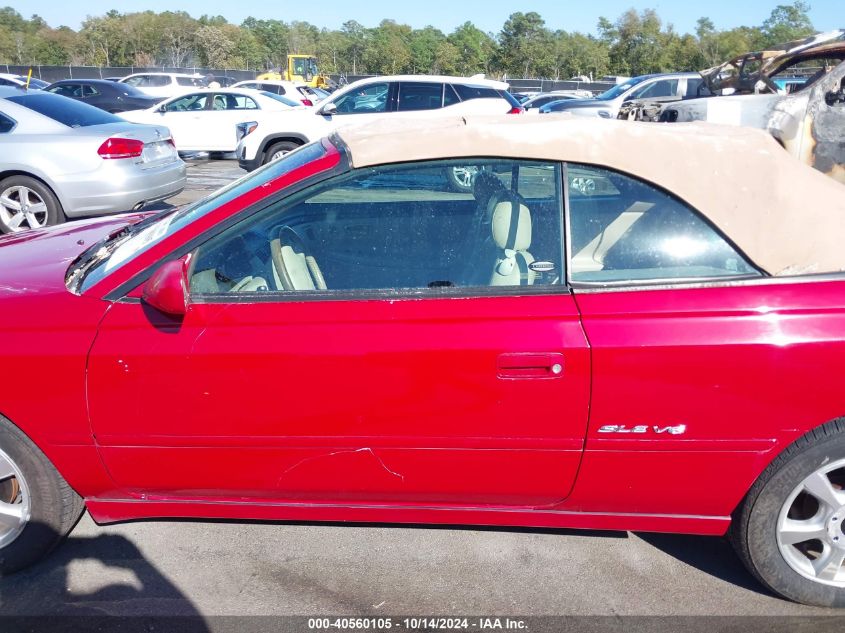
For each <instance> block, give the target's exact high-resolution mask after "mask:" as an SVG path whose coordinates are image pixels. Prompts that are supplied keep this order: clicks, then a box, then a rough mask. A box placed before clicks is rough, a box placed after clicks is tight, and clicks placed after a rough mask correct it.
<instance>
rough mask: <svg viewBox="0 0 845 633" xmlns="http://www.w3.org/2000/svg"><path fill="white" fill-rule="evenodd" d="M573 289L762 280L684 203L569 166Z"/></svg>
mask: <svg viewBox="0 0 845 633" xmlns="http://www.w3.org/2000/svg"><path fill="white" fill-rule="evenodd" d="M567 178H568V185H569V186H568V194H569V195H568V202H567V204H568V213H569V230H570V237H569V239H570V262H569V270H570V275H571V278H572V280H573V281H585V282H625V281H643V280H663V279H670V280H671V279H696V278H714V277H736V276H747V275H756V274H759V273H758V271H757V270H756V269H755V268H754V267H753V266H752V265H751V264H750V263H749V262H748V261H747V260H746V259H745V257H744V256H743V255H742V254H741V253H739V252H738V251H737V250H736V249H735V248H734V247H733V246H732V245H731V244H730V243H728V242H727V241H726V240H725V238H724V237H722V235H721V234H720V233H719V231H718V230H717V229H716V228H714V227H713V226H711V225H710V224H709V223H708V222H706V221H705V220H704V219H703V218H702V217H701V216H700V215H699V214H698V213H697V212H696V211H695V210H693V209H692V208H691V207H689V206H687V205H686V204H685V203H684V202H682V201H681V200H679V199H677V198H675V197H674V196H672V195H670V194H668V193H667V192H665V191H663V190H661V189H658V188H657V187H655V186H653V185H651V184H649V183H647V182H645V181H642V180H639V179H637V178H634V177H632V176H628V175H626V174H622V173H619V172H615V171H611V170H608V169H602V168H600V167H593V166H588V165H577V164H568V165H567Z"/></svg>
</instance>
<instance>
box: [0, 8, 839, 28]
mask: <svg viewBox="0 0 845 633" xmlns="http://www.w3.org/2000/svg"><path fill="white" fill-rule="evenodd" d="M808 1H809V3H810V5H811V11H810V17H811V19H812V21H813V25H814V26H815V27H816V29H817V30H819V31H829V30H832V29H835V28H843V27H845V15H843V13H845V12H843V10H842V9H843V4H845V0H808ZM791 2H792V0H739V1H738V0H709V2H702V3H699V2H696V1H695V0H693V1H692V2H690V0H647V1H645V2H643V1H641V0H598V1H597V2H585V1H584V0H548V1H546V2H531V1H530V0H528V1H526V2H523V1H520V2H513V0H483V1H480V2H474V1H471V0H464V1H463V2H456V1H455V0H449V1H444V0H410V1H408V0H405V1H403V0H392V1H391V2H378V1H374V0H371V1H370V2H366V1H365V2H350V1H349V0H318V1H317V2H302V1H299V2H280V1H279V0H275V1H271V2H265V1H259V0H254V1H252V2H233V1H232V0H180V1H179V2H178V3H174V2H173V1H172V0H122V1H121V0H83V2H80V3H79V4H77V3H75V2H68V1H67V0H36V1H35V2H32V1H29V2H20V1H19V0H0V6H6V5H8V6H11V7H12V8H13V9H15V10H17V11H18V12H19V13H21V15H23V16H24V17H30V16H31V15H32V14H33V13H37V14H38V15H40V16H41V17H42V18H44V19H45V20H46V21H47V23H48V24H49V25H50V26H53V27H56V26H61V25H66V26H70V27H71V28H73V29H79V27H80V24H81V22H82V21H83V20H84V19H85V17H86V16H87V15H94V16H97V15H103V14H104V13H106V12H107V11H109V10H110V9H117V10H118V11H120V12H121V13H132V12H134V11H146V10H152V11H156V12H161V11H173V10H182V11H187V12H188V13H189V14H191V15H192V16H194V17H197V18H198V17H199V16H201V15H203V14H208V15H222V16H223V17H224V18H226V19H227V20H228V21H229V22H232V23H233V24H240V23H241V22H242V21H243V20H244V19H245V18H247V17H249V16H253V17H255V18H258V19H276V20H283V21H285V22H291V21H293V20H302V21H307V22H311V23H312V24H315V25H317V26H319V27H327V28H330V29H337V28H340V26H341V24H343V23H344V22H345V21H347V20H357V21H358V22H360V23H361V24H363V25H364V26H367V27H373V26H376V25H377V24H378V23H379V22H380V21H381V20H382V19H384V18H389V19H393V20H396V21H397V22H401V23H404V24H410V25H411V26H412V27H414V28H422V27H424V26H426V25H429V24H430V25H432V26H434V27H436V28H439V29H440V30H442V31H444V32H446V33H449V32H451V31H452V30H454V28H455V27H456V26H459V25H460V24H463V23H464V22H466V21H467V20H469V21H471V22H473V23H474V24H475V25H476V26H477V27H479V28H480V29H482V30H484V31H488V32H494V33H497V32H498V31H499V30H500V29H501V28H502V24H504V22H505V20H507V18H508V16H509V15H510V14H511V13H514V12H515V11H522V12H523V13H527V12H528V11H536V12H537V13H539V14H540V15H541V16H542V17H543V18H544V19H545V21H546V26H547V27H549V28H551V29H553V30H555V29H563V30H566V31H581V32H584V33H595V30H596V23H597V21H598V18H599V16H604V17H607V18H609V19H610V20H611V21H613V20H615V19H616V18H617V17H619V16H620V15H621V14H622V13H623V12H625V11H626V10H628V9H630V8H631V7H634V8H636V9H637V10H642V9H646V8H653V9H656V10H657V13H658V15H660V17H661V18H662V19H663V21H664V23H672V24H673V25H674V26H675V30H676V31H679V32H681V33H692V32H693V31H694V30H695V21H696V20H697V19H698V18H700V17H702V16H706V17H709V18H710V19H711V20H712V21H713V23H714V24H715V25H716V28H718V29H730V28H733V27H736V26H759V25H760V24H762V23H763V21H764V20H765V19H766V18H767V17H768V16H769V14H770V13H771V11H772V9H773V8H774V7H775V6H777V5H778V4H790V3H791ZM177 8H178V9H177Z"/></svg>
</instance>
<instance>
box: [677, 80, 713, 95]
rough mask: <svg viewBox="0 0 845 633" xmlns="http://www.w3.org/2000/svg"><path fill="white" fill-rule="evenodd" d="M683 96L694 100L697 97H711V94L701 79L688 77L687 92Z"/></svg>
mask: <svg viewBox="0 0 845 633" xmlns="http://www.w3.org/2000/svg"><path fill="white" fill-rule="evenodd" d="M684 96H685V97H686V98H688V99H695V98H697V97H712V96H713V93H711V92H710V89H709V88H708V87H707V84H705V83H704V80H703V79H700V78H695V77H690V78H688V79H687V91H686V93H685V94H684Z"/></svg>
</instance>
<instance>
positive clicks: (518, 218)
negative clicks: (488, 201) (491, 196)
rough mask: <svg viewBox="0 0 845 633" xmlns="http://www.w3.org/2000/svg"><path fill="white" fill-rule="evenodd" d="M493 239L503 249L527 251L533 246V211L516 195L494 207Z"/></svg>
mask: <svg viewBox="0 0 845 633" xmlns="http://www.w3.org/2000/svg"><path fill="white" fill-rule="evenodd" d="M492 225H493V240H494V241H495V242H496V245H497V246H498V247H499V248H502V249H510V250H514V251H525V250H528V248H530V246H531V212H530V211H529V210H528V207H526V206H525V205H524V204H522V203H521V202H520V201H519V200H518V199H517V198H516V197H511V198H509V199H506V200H502V201H501V202H499V203H498V204H496V207H495V208H494V209H493V222H492Z"/></svg>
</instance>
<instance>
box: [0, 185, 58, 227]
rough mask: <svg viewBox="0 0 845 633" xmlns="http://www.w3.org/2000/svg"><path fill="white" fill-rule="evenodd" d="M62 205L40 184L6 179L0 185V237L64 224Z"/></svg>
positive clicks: (48, 189) (45, 186)
mask: <svg viewBox="0 0 845 633" xmlns="http://www.w3.org/2000/svg"><path fill="white" fill-rule="evenodd" d="M64 219H65V216H64V213H63V212H62V205H61V204H60V203H59V200H58V198H56V195H55V194H54V193H53V192H52V191H51V190H50V188H49V187H48V186H47V185H45V184H44V183H43V182H41V181H40V180H36V179H35V178H32V177H30V176H9V177H8V178H4V179H3V180H2V181H0V233H17V232H19V231H26V230H27V229H39V228H42V227H45V226H51V225H53V224H59V223H60V222H64Z"/></svg>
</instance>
